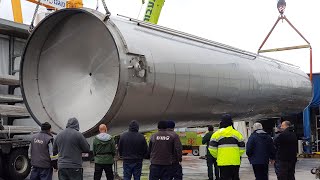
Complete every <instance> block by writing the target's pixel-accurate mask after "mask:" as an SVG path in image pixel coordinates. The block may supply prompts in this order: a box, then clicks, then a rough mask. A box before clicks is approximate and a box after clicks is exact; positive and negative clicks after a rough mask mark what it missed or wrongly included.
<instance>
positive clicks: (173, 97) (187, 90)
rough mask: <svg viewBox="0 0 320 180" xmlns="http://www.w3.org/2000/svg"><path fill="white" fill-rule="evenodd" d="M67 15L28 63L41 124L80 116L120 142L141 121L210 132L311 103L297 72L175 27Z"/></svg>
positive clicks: (55, 18)
mask: <svg viewBox="0 0 320 180" xmlns="http://www.w3.org/2000/svg"><path fill="white" fill-rule="evenodd" d="M103 19H104V15H103V14H100V13H99V12H97V11H94V10H89V9H64V10H60V11H57V12H55V13H53V14H51V15H49V16H48V17H47V18H45V20H43V21H42V22H41V23H40V24H39V25H38V26H37V27H36V29H35V31H34V32H33V34H32V35H31V37H30V38H29V41H28V43H27V46H26V48H25V52H24V56H23V59H22V63H21V70H22V72H21V84H22V92H23V97H24V99H25V100H26V105H27V108H28V110H29V111H30V113H31V115H32V116H33V118H34V119H35V120H36V121H38V123H40V122H45V121H48V122H51V123H52V124H53V129H54V130H55V131H59V130H61V129H63V128H64V127H65V125H66V122H67V120H68V118H70V117H77V118H78V119H79V121H80V131H81V132H83V133H84V134H85V135H86V136H91V135H93V134H94V133H95V132H96V130H97V126H98V125H99V124H100V123H106V124H108V126H109V129H110V133H112V134H118V133H121V132H123V131H125V130H126V129H127V126H128V123H129V122H130V121H131V120H132V119H136V120H138V121H139V122H140V124H141V129H143V130H149V129H154V128H155V124H156V123H157V122H158V121H159V120H163V119H173V120H175V121H176V122H177V124H178V125H180V126H185V125H195V124H208V123H212V122H214V121H218V120H219V118H218V117H219V116H220V115H221V114H222V113H231V114H232V115H233V116H234V118H235V119H238V120H249V121H251V120H254V119H257V118H261V117H268V116H276V115H280V114H281V113H292V112H301V111H302V110H303V108H304V107H305V106H306V105H307V104H308V102H309V100H310V99H311V84H310V81H309V79H308V76H307V75H306V74H305V73H304V72H302V71H301V70H300V69H298V68H297V67H295V66H293V65H290V64H287V63H283V62H280V61H276V60H273V59H270V58H267V57H262V56H258V55H255V54H253V53H250V52H246V51H243V50H240V49H237V48H233V47H230V46H227V45H223V44H219V43H215V42H213V41H209V40H204V39H202V38H197V37H195V36H192V35H188V34H185V33H181V32H178V31H174V30H170V29H167V28H163V27H159V26H155V25H148V24H144V23H143V22H139V21H134V20H131V21H129V20H128V19H127V18H120V17H111V19H109V20H107V21H106V22H105V21H103Z"/></svg>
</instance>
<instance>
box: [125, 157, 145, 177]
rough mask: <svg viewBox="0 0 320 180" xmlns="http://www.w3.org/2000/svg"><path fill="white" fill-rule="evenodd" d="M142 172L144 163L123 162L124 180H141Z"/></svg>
mask: <svg viewBox="0 0 320 180" xmlns="http://www.w3.org/2000/svg"><path fill="white" fill-rule="evenodd" d="M141 171H142V161H139V162H125V161H124V162H123V180H131V177H132V175H133V179H134V180H140V177H141Z"/></svg>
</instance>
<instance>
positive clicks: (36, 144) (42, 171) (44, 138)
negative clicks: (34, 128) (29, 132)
mask: <svg viewBox="0 0 320 180" xmlns="http://www.w3.org/2000/svg"><path fill="white" fill-rule="evenodd" d="M29 158H30V159H31V166H32V171H31V175H30V180H37V179H41V180H52V173H53V168H54V169H57V164H56V160H57V156H54V154H53V136H52V134H51V125H50V124H49V123H48V122H45V123H43V124H41V131H40V132H39V133H38V134H35V135H34V136H33V137H32V139H31V143H30V146H29Z"/></svg>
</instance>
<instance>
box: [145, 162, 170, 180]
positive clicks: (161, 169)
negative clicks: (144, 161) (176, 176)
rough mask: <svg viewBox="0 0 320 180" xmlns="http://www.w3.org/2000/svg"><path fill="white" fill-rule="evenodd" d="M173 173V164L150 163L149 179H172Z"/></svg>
mask: <svg viewBox="0 0 320 180" xmlns="http://www.w3.org/2000/svg"><path fill="white" fill-rule="evenodd" d="M171 173H172V166H171V165H155V164H151V165H150V174H149V180H159V179H160V180H170V176H171Z"/></svg>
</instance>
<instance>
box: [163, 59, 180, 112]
mask: <svg viewBox="0 0 320 180" xmlns="http://www.w3.org/2000/svg"><path fill="white" fill-rule="evenodd" d="M173 69H174V85H173V90H172V93H171V97H170V100H169V103H168V105H167V107H166V109H165V110H164V111H163V113H162V114H163V115H165V114H166V112H167V110H168V109H169V106H170V105H171V101H172V99H173V95H174V93H175V91H176V81H177V72H176V66H175V64H173Z"/></svg>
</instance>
